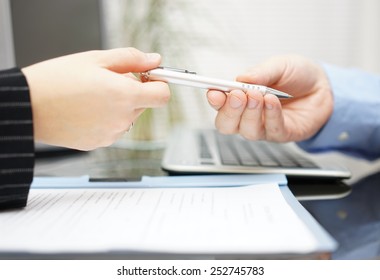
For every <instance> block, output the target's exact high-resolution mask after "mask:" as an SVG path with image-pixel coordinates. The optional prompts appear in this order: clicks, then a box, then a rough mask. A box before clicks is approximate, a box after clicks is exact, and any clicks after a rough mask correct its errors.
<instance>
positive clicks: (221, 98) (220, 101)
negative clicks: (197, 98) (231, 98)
mask: <svg viewBox="0 0 380 280" xmlns="http://www.w3.org/2000/svg"><path fill="white" fill-rule="evenodd" d="M207 100H208V103H209V104H210V106H211V107H212V108H214V109H215V110H217V111H218V110H219V109H220V108H222V106H223V105H224V104H225V103H226V100H227V95H226V94H225V93H224V92H221V91H218V90H209V91H208V92H207Z"/></svg>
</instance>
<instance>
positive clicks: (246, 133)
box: [239, 91, 265, 140]
mask: <svg viewBox="0 0 380 280" xmlns="http://www.w3.org/2000/svg"><path fill="white" fill-rule="evenodd" d="M263 106H264V97H263V94H262V93H261V92H259V91H248V92H247V107H246V109H245V110H244V112H243V115H242V118H241V122H240V127H239V133H240V134H241V135H242V136H243V137H245V138H247V139H250V140H260V139H264V138H265V130H264V126H263Z"/></svg>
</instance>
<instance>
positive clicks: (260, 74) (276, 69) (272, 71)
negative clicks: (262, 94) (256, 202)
mask: <svg viewBox="0 0 380 280" xmlns="http://www.w3.org/2000/svg"><path fill="white" fill-rule="evenodd" d="M287 66H288V61H287V60H286V58H285V57H282V56H278V57H273V58H271V59H268V60H267V61H265V62H263V63H261V64H259V65H257V66H255V67H253V68H252V69H250V70H249V71H247V72H246V73H244V74H241V75H239V76H237V78H236V80H237V81H240V82H246V83H255V84H260V85H264V86H271V85H274V84H276V83H278V82H279V81H280V80H281V79H282V77H283V75H284V73H285V71H286V69H287Z"/></svg>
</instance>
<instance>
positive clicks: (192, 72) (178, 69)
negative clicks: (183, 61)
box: [157, 66, 197, 75]
mask: <svg viewBox="0 0 380 280" xmlns="http://www.w3.org/2000/svg"><path fill="white" fill-rule="evenodd" d="M157 68H159V69H163V70H169V71H175V72H180V73H186V74H194V75H196V74H197V73H196V72H194V71H189V70H186V69H180V68H174V67H167V66H159V67H157Z"/></svg>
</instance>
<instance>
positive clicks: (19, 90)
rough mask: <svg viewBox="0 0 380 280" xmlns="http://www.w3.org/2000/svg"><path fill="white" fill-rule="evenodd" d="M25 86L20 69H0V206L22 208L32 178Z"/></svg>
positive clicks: (30, 127) (29, 110) (31, 140)
mask: <svg viewBox="0 0 380 280" xmlns="http://www.w3.org/2000/svg"><path fill="white" fill-rule="evenodd" d="M33 169H34V138H33V118H32V108H31V103H30V94H29V88H28V84H27V81H26V78H25V76H24V75H23V73H22V72H21V71H20V69H17V68H14V69H9V70H5V71H0V209H5V208H18V207H24V206H25V205H26V202H27V199H28V193H29V188H30V185H31V183H32V180H33Z"/></svg>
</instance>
